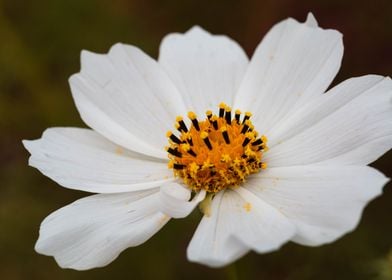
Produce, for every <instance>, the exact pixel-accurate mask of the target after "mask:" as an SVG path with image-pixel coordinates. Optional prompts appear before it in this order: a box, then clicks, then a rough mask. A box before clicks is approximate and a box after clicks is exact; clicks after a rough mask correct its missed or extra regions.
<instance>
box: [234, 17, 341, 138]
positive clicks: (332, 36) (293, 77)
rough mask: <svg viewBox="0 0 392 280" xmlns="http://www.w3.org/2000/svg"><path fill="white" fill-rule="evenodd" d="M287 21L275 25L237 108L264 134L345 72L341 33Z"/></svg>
mask: <svg viewBox="0 0 392 280" xmlns="http://www.w3.org/2000/svg"><path fill="white" fill-rule="evenodd" d="M312 21H313V20H312V19H311V17H310V18H308V21H307V22H306V23H303V24H301V23H298V22H297V21H295V20H293V19H287V20H285V21H283V22H281V23H278V24H277V25H275V26H274V27H273V28H272V29H271V31H270V32H269V33H268V34H267V35H266V36H265V38H264V39H263V40H262V42H261V43H260V45H259V46H258V47H257V49H256V51H255V54H254V55H253V57H252V59H251V62H250V65H249V67H248V70H247V72H246V74H245V77H244V80H243V82H242V84H241V86H240V89H239V93H238V94H237V95H236V99H235V102H234V105H235V108H239V109H241V110H247V111H251V112H252V113H253V115H254V116H253V117H252V118H253V121H254V124H255V126H256V128H257V129H258V131H260V132H261V133H264V134H268V132H269V129H271V127H273V126H274V125H275V124H276V123H277V122H278V121H279V120H281V119H282V118H283V117H285V115H286V114H288V113H289V112H290V111H291V110H295V109H296V108H299V107H300V106H301V105H302V104H304V103H306V102H307V101H308V100H309V99H313V98H318V97H319V95H321V93H323V92H324V91H325V90H326V89H327V87H328V86H329V85H330V83H331V81H332V80H333V78H334V77H335V75H336V73H337V72H338V70H339V67H340V64H341V60H342V56H343V43H342V35H341V34H340V33H339V32H337V31H335V30H324V29H321V28H318V27H315V26H313V25H314V22H313V23H312Z"/></svg>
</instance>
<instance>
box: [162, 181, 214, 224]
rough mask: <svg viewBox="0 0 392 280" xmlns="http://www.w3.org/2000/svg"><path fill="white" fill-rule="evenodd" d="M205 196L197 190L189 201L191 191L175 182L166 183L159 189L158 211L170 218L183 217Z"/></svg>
mask: <svg viewBox="0 0 392 280" xmlns="http://www.w3.org/2000/svg"><path fill="white" fill-rule="evenodd" d="M205 196H206V192H205V190H202V191H200V192H198V193H197V194H196V195H195V196H194V197H193V199H192V200H191V201H189V199H190V198H191V191H190V190H189V189H188V188H185V187H184V186H182V185H180V184H177V183H174V182H173V183H168V184H166V185H164V186H162V187H161V189H160V211H161V212H162V213H165V214H167V215H168V216H170V217H172V218H185V217H186V216H188V215H189V214H190V213H191V212H192V211H193V209H195V207H196V206H197V205H198V204H199V202H201V201H202V200H203V199H204V198H205Z"/></svg>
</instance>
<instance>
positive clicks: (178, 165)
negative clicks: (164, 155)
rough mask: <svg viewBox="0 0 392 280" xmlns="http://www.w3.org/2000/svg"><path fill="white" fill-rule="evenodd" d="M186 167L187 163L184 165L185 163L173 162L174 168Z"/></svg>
mask: <svg viewBox="0 0 392 280" xmlns="http://www.w3.org/2000/svg"><path fill="white" fill-rule="evenodd" d="M184 167H185V165H183V164H179V163H175V164H173V168H174V169H177V170H181V169H184Z"/></svg>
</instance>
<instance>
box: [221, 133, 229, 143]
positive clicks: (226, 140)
mask: <svg viewBox="0 0 392 280" xmlns="http://www.w3.org/2000/svg"><path fill="white" fill-rule="evenodd" d="M222 135H223V139H225V142H226V144H230V139H229V133H227V130H224V131H222Z"/></svg>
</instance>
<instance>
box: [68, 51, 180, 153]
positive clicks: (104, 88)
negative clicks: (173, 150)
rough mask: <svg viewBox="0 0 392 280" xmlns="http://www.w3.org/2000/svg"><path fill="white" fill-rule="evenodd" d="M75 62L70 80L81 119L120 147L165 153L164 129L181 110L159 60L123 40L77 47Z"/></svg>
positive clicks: (177, 93) (172, 122) (175, 92)
mask: <svg viewBox="0 0 392 280" xmlns="http://www.w3.org/2000/svg"><path fill="white" fill-rule="evenodd" d="M81 64H82V67H81V72H80V73H78V74H75V75H73V76H72V77H71V78H70V85H71V90H72V94H73V97H74V99H75V103H76V106H77V108H78V110H79V112H80V114H81V117H82V119H83V120H84V121H85V123H86V124H87V125H89V126H90V127H91V128H93V129H94V130H96V131H97V132H99V133H101V134H102V135H104V136H105V137H107V138H108V139H110V140H112V141H113V142H115V143H117V144H119V145H122V146H123V147H126V148H128V149H130V150H134V151H138V152H142V153H145V154H147V155H150V156H154V157H159V158H166V152H165V151H164V146H165V145H166V143H167V139H166V132H167V130H169V129H171V128H172V126H173V124H174V122H175V117H176V116H177V115H182V114H184V113H185V112H186V110H185V106H184V104H183V102H182V98H181V96H180V94H179V92H178V91H177V88H176V87H175V86H174V85H173V83H172V82H171V81H170V79H169V78H168V77H167V75H166V73H165V72H164V71H163V70H162V69H161V67H160V65H159V64H158V63H157V62H155V61H154V60H153V59H151V58H150V57H148V56H147V55H146V54H144V53H143V52H142V51H141V50H139V49H137V48H136V47H133V46H128V45H123V44H116V45H114V46H113V47H112V48H111V49H110V51H109V53H108V54H107V55H101V54H94V53H91V52H87V51H83V52H82V57H81Z"/></svg>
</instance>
